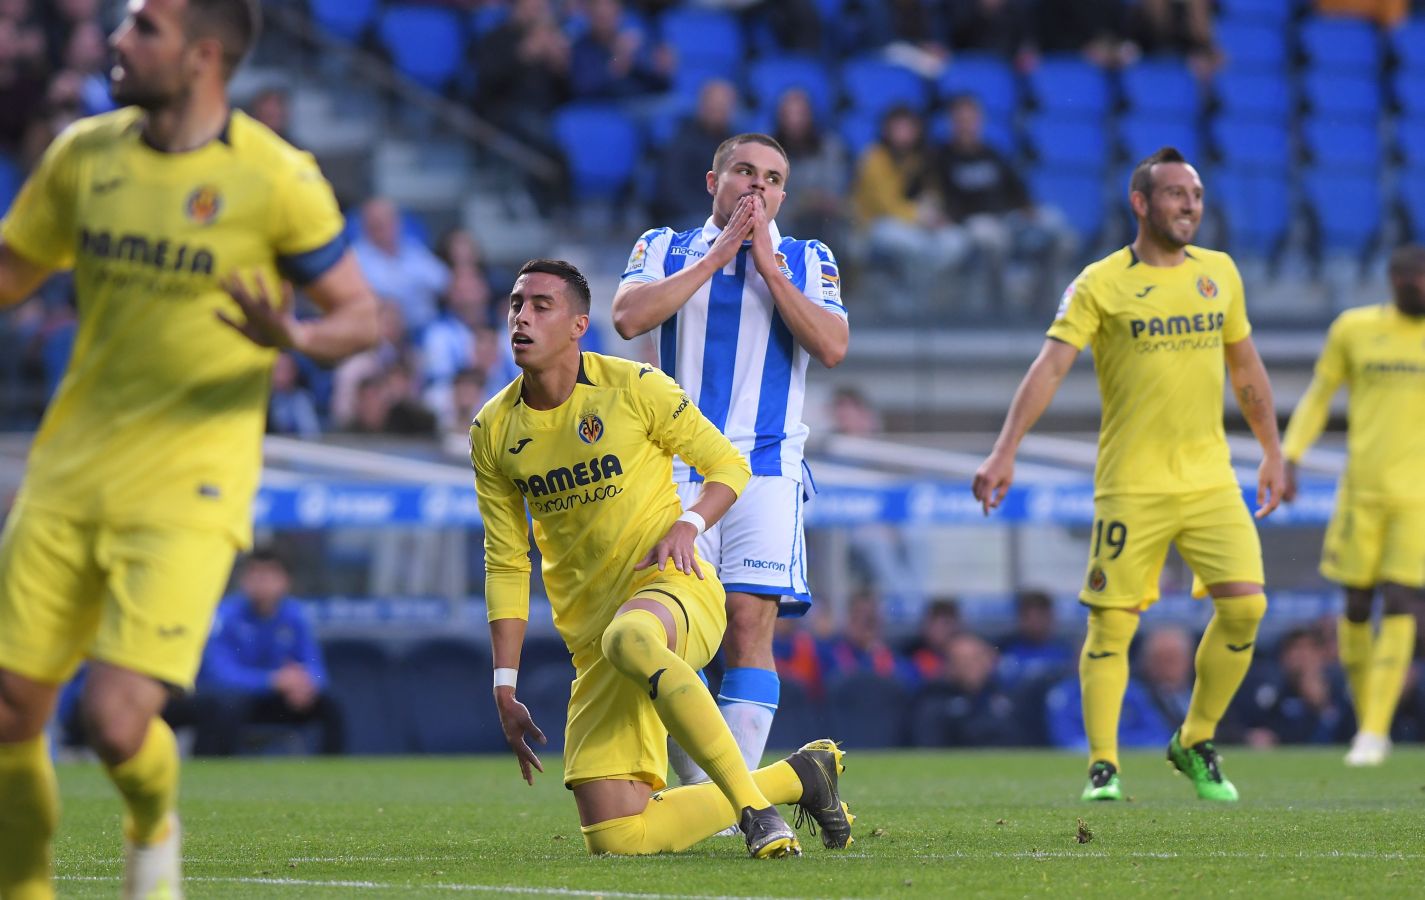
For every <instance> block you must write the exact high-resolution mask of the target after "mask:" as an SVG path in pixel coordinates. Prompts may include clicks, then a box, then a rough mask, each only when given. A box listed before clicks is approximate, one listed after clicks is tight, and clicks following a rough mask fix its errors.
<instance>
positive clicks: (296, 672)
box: [194, 548, 344, 756]
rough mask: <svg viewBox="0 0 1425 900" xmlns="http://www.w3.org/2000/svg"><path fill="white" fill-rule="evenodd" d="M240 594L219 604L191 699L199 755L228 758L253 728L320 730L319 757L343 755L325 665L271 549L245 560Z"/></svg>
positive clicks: (285, 573)
mask: <svg viewBox="0 0 1425 900" xmlns="http://www.w3.org/2000/svg"><path fill="white" fill-rule="evenodd" d="M238 585H239V590H238V593H237V594H235V595H233V596H232V597H229V598H228V599H227V600H225V601H223V603H222V605H220V606H219V607H218V612H217V615H216V616H215V617H214V621H213V633H212V636H211V637H210V638H209V640H208V646H207V649H206V650H204V652H203V668H202V671H201V672H200V673H199V676H198V690H197V694H196V698H197V700H198V702H199V704H200V706H201V707H205V708H207V709H208V710H210V711H211V714H206V715H205V714H202V713H200V714H199V715H198V717H197V725H198V737H197V741H196V743H195V745H194V752H195V753H197V754H212V755H217V756H231V755H233V754H234V753H236V752H238V751H239V749H241V747H242V740H243V732H244V730H245V728H246V727H247V726H249V725H253V724H257V723H277V724H304V723H308V722H316V723H318V724H319V725H320V726H321V732H322V738H321V752H323V753H340V752H342V742H343V739H344V737H343V733H342V714H341V708H340V706H339V705H338V704H337V702H336V701H335V700H334V699H333V698H332V697H331V696H330V695H329V694H327V693H326V692H325V688H326V680H327V673H326V666H325V665H324V664H323V662H322V652H321V647H320V646H319V645H318V644H317V639H316V635H315V633H314V632H313V630H312V626H311V623H310V622H308V621H307V617H306V614H305V612H304V611H303V609H302V607H301V606H300V605H299V604H298V603H297V601H295V600H292V599H290V598H289V597H288V591H289V590H290V588H291V579H290V576H289V574H288V570H287V565H286V563H285V562H284V561H283V559H282V557H281V556H280V555H278V554H277V552H276V551H274V550H272V549H268V548H258V549H256V550H254V551H253V552H252V553H250V554H249V555H248V557H247V559H246V560H245V561H244V562H243V565H242V568H241V570H240V572H239V575H238Z"/></svg>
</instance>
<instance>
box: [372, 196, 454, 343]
mask: <svg viewBox="0 0 1425 900" xmlns="http://www.w3.org/2000/svg"><path fill="white" fill-rule="evenodd" d="M355 251H356V260H357V262H358V263H360V264H361V271H362V272H363V273H364V274H365V275H366V280H367V281H369V282H370V283H371V289H372V290H373V291H375V292H376V294H377V296H380V297H388V298H391V299H394V300H395V301H396V302H397V303H399V304H400V306H401V314H402V315H403V316H404V317H405V322H406V327H407V328H408V329H410V330H411V331H412V332H414V333H417V334H418V333H419V332H420V331H421V330H422V329H423V328H425V327H426V325H428V324H429V323H430V321H431V320H432V319H434V318H435V312H436V302H437V298H438V297H439V296H440V294H441V292H443V291H444V290H445V289H446V288H447V287H448V286H449V285H450V270H448V269H447V268H446V267H445V264H444V263H442V262H441V261H440V260H439V259H438V258H437V257H436V255H435V254H434V253H432V252H431V251H430V248H429V247H427V246H426V245H425V244H422V243H421V242H420V241H419V240H417V239H416V238H414V237H412V236H411V235H409V234H406V233H405V232H404V230H403V229H402V227H401V213H400V211H399V210H398V209H396V204H394V203H392V202H391V201H390V200H387V199H386V198H384V197H373V198H372V199H370V200H368V201H366V203H365V205H363V206H362V207H361V236H360V237H359V238H357V240H356V246H355Z"/></svg>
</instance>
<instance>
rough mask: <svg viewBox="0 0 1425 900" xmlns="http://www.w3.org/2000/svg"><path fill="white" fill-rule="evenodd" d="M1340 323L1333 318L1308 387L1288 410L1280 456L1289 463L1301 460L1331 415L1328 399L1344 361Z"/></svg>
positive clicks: (1338, 381)
mask: <svg viewBox="0 0 1425 900" xmlns="http://www.w3.org/2000/svg"><path fill="white" fill-rule="evenodd" d="M1343 331H1344V328H1343V326H1342V325H1341V320H1340V319H1337V320H1336V322H1335V324H1333V325H1332V326H1331V330H1330V331H1329V332H1327V334H1326V346H1325V347H1323V348H1322V350H1321V356H1320V357H1319V358H1318V359H1317V360H1316V371H1315V372H1314V373H1313V374H1312V376H1311V384H1309V385H1307V388H1306V393H1304V394H1302V395H1301V400H1300V401H1298V402H1297V404H1296V409H1295V410H1293V411H1292V414H1291V422H1289V423H1288V424H1287V426H1286V436H1285V437H1283V438H1282V455H1284V456H1285V457H1286V458H1287V459H1289V460H1291V461H1292V462H1300V461H1301V457H1302V456H1303V455H1304V454H1305V453H1306V451H1307V450H1309V449H1311V445H1312V444H1314V443H1316V439H1317V438H1319V437H1321V431H1322V429H1324V428H1325V427H1326V419H1327V417H1328V416H1330V414H1331V398H1332V396H1334V395H1335V393H1336V390H1337V388H1339V387H1340V386H1341V382H1343V381H1345V380H1346V372H1347V371H1348V370H1347V366H1348V360H1347V357H1346V340H1345V337H1344V336H1343V334H1342V332H1343Z"/></svg>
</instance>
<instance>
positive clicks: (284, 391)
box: [267, 353, 322, 438]
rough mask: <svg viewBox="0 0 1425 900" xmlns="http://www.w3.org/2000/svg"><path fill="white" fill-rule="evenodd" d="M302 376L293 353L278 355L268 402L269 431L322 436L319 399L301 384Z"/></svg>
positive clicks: (304, 436) (273, 369)
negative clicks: (318, 407)
mask: <svg viewBox="0 0 1425 900" xmlns="http://www.w3.org/2000/svg"><path fill="white" fill-rule="evenodd" d="M301 375H302V373H301V371H300V370H299V369H298V367H297V361H296V360H295V359H293V358H292V355H291V354H290V353H280V354H278V356H277V359H276V360H275V361H274V362H273V364H272V395H271V397H269V398H268V403H267V432H268V434H292V435H296V436H297V437H303V438H314V437H320V436H321V433H322V420H321V416H320V415H318V414H317V402H316V400H315V399H314V398H313V397H312V392H311V391H309V390H307V388H306V387H305V386H304V385H303V384H302V380H301Z"/></svg>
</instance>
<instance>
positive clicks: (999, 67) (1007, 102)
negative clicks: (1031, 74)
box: [938, 53, 1019, 116]
mask: <svg viewBox="0 0 1425 900" xmlns="http://www.w3.org/2000/svg"><path fill="white" fill-rule="evenodd" d="M938 87H939V90H940V96H941V98H947V97H952V96H954V95H956V94H973V95H975V96H976V97H978V98H979V100H980V105H981V106H983V107H984V108H985V112H986V113H988V114H989V115H990V116H1012V115H1014V113H1015V111H1016V110H1017V109H1018V108H1019V82H1018V81H1017V80H1016V79H1015V75H1014V69H1012V68H1011V67H1010V65H1009V63H1008V62H1006V61H1005V60H1004V59H1002V58H1000V57H998V56H995V55H993V54H989V53H964V54H960V55H958V56H956V57H955V58H954V59H953V60H951V62H950V65H948V66H946V67H945V70H944V71H943V72H942V73H941V74H940V83H939V85H938Z"/></svg>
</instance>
